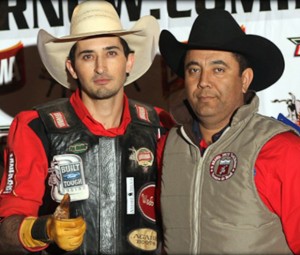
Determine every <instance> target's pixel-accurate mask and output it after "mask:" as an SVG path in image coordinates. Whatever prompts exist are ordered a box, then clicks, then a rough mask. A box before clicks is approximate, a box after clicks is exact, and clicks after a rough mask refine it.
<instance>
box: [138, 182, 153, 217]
mask: <svg viewBox="0 0 300 255" xmlns="http://www.w3.org/2000/svg"><path fill="white" fill-rule="evenodd" d="M154 196H155V185H154V184H148V185H146V186H145V187H143V188H142V189H141V190H140V192H139V195H138V205H139V209H140V211H141V213H142V215H143V216H144V217H146V218H147V219H148V220H150V221H152V222H155V207H154Z"/></svg>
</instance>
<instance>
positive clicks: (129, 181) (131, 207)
mask: <svg viewBox="0 0 300 255" xmlns="http://www.w3.org/2000/svg"><path fill="white" fill-rule="evenodd" d="M134 199H135V194H134V178H133V177H126V205H127V206H126V208H127V210H126V211H127V214H131V215H133V214H135V201H134Z"/></svg>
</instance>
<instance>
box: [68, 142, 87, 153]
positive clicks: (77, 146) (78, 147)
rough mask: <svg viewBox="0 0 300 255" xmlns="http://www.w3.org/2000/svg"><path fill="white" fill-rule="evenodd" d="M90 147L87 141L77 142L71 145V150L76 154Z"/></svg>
mask: <svg viewBox="0 0 300 255" xmlns="http://www.w3.org/2000/svg"><path fill="white" fill-rule="evenodd" d="M87 149H88V144H87V143H75V144H72V145H70V146H69V152H72V153H75V154H80V153H83V152H85V151H87Z"/></svg>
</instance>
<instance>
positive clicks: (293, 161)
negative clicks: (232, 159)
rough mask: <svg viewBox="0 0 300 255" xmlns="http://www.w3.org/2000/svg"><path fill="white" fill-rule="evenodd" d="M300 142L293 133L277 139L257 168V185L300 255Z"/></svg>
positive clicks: (266, 149)
mask: <svg viewBox="0 0 300 255" xmlns="http://www.w3.org/2000/svg"><path fill="white" fill-rule="evenodd" d="M299 155H300V138H299V137H297V136H296V135H294V134H293V133H283V134H280V135H277V136H275V137H273V138H272V139H271V140H270V141H269V142H268V143H267V144H265V145H264V147H263V148H262V150H261V152H260V154H259V157H258V159H257V161H256V164H255V169H256V175H255V183H256V186H257V190H258V193H259V195H260V197H261V199H262V200H263V202H264V203H265V204H266V206H267V207H268V208H269V209H270V210H271V211H272V212H274V213H276V214H277V215H278V216H279V217H280V219H281V222H282V226H283V231H284V233H285V236H286V239H287V242H288V244H289V246H290V248H291V250H292V251H293V252H294V253H295V254H300V196H299V184H300V166H299V165H298V163H299Z"/></svg>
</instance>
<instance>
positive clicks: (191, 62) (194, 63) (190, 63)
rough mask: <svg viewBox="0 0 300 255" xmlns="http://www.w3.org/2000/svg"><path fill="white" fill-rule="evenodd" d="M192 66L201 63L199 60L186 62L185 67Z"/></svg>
mask: <svg viewBox="0 0 300 255" xmlns="http://www.w3.org/2000/svg"><path fill="white" fill-rule="evenodd" d="M190 66H200V64H199V63H198V62H197V61H190V62H188V63H186V65H185V69H187V68H189V67H190Z"/></svg>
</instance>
